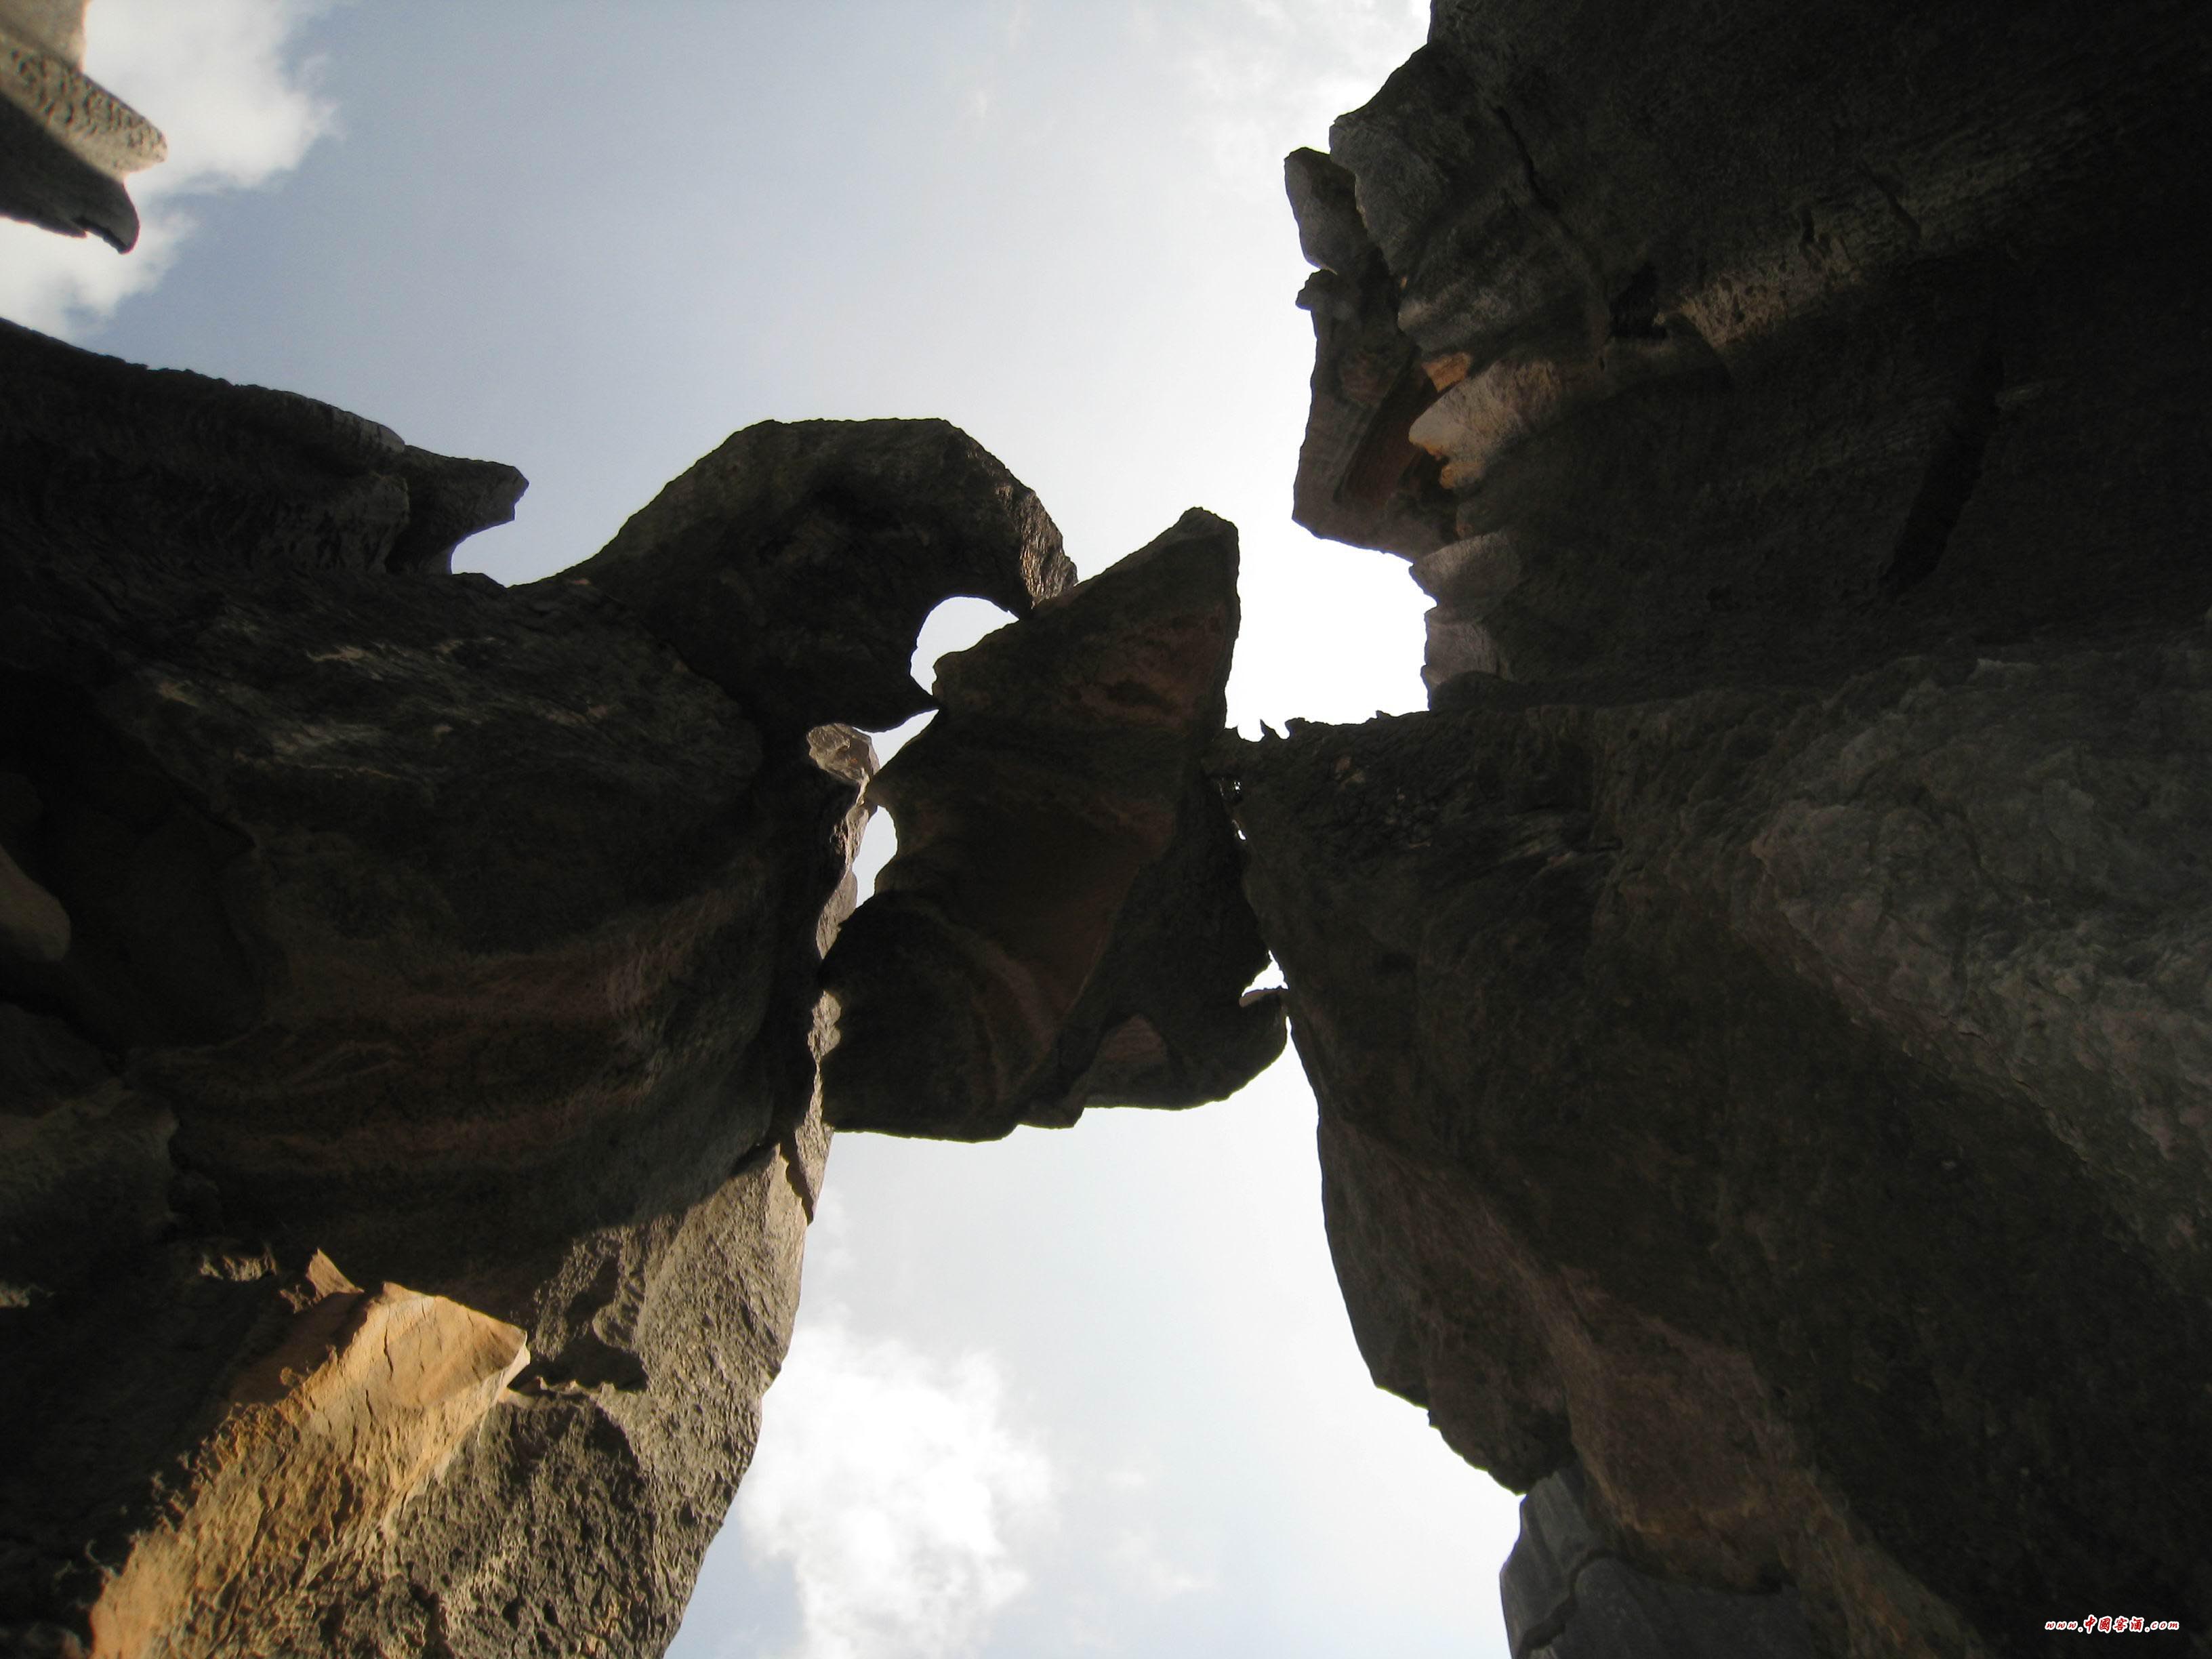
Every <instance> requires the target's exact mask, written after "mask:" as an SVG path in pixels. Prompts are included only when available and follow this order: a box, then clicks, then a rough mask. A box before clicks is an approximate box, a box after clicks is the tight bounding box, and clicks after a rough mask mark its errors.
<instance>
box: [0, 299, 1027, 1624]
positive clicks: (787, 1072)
mask: <svg viewBox="0 0 2212 1659" xmlns="http://www.w3.org/2000/svg"><path fill="white" fill-rule="evenodd" d="M738 453H755V454H762V455H768V456H772V457H773V458H774V459H773V460H772V461H769V462H763V466H766V467H769V469H770V471H771V474H772V484H771V486H765V487H764V486H763V485H761V483H760V481H759V479H758V477H757V474H756V473H755V472H754V471H750V470H748V469H747V468H744V467H741V466H734V465H732V459H731V458H732V455H733V454H738ZM917 455H919V456H921V457H922V458H923V459H921V460H920V461H917V460H916V459H915V458H916V456H917ZM885 475H890V476H894V477H898V478H900V479H902V481H903V486H902V487H903V488H904V489H905V494H904V495H898V494H897V493H896V492H894V493H893V494H892V495H890V496H886V497H884V498H882V499H879V500H873V501H871V502H870V504H869V505H868V507H867V510H866V513H865V514H862V515H860V517H858V518H855V516H854V514H855V512H856V509H854V507H853V505H852V503H853V501H854V499H855V495H856V493H859V492H858V490H857V486H856V484H855V481H856V480H860V481H865V480H867V479H870V478H873V477H882V476H885ZM520 488H521V479H520V477H519V476H518V475H516V474H515V473H514V472H513V471H512V469H508V468H503V467H497V466H493V465H488V464H484V463H479V462H472V461H460V460H454V459H448V458H445V457H440V456H434V455H429V454H427V453H424V452H422V451H419V450H416V449H413V448H410V447H408V446H406V445H404V443H402V442H401V441H399V440H398V439H397V438H396V437H394V436H393V435H392V434H390V433H389V432H386V431H385V430H384V429H383V428H379V427H376V426H374V424H372V423H370V422H364V421H361V420H359V419H357V418H356V417H354V416H348V415H344V414H342V413H340V412H338V411H337V410H330V409H326V408H324V407H323V406H321V405H319V404H311V403H309V402H307V400H305V399H302V398H293V397H289V396H286V395H284V394H282V393H276V392H263V391H259V390H256V389H253V388H241V387H234V386H226V385H223V384H222V383H221V382H216V381H210V380H204V379H202V378H200V377H197V376H193V375H188V374H157V373H154V372H151V371H148V370H144V369H139V368H131V367H130V366H128V365H125V364H120V363H116V362H110V361H108V360H105V359H100V358H97V357H94V356H90V355H88V354H86V353H82V352H78V351H76V350H73V349H70V348H68V347H65V346H62V345H59V344H57V343H54V342H52V341H49V340H45V339H42V338H40V337H36V336H33V335H29V334H27V333H26V332H24V331H21V330H16V329H13V328H0V617H4V619H5V622H4V628H0V702H4V706H5V709H6V716H5V719H4V720H0V748H4V753H0V848H4V854H5V856H4V860H0V999H4V1000H0V1078H4V1079H5V1091H6V1092H5V1096H4V1098H0V1286H4V1290H0V1649H4V1650H8V1651H10V1652H13V1651H16V1650H26V1651H31V1652H39V1651H51V1652H76V1651H80V1650H85V1651H89V1652H92V1653H95V1654H109V1655H124V1654H140V1653H153V1652H160V1653H164V1654H173V1655H187V1654H189V1655H203V1654H204V1655H218V1654H220V1655H233V1654H235V1655H248V1654H254V1655H258V1654H270V1653H277V1652H283V1653H307V1652H313V1653H331V1654H341V1653H343V1654H370V1653H376V1654H398V1653H407V1654H416V1653H449V1654H454V1655H464V1656H465V1655H486V1656H489V1655H506V1654H513V1653H520V1652H548V1653H561V1654H571V1653H605V1654H648V1653H657V1652H659V1650H660V1648H661V1646H662V1644H665V1640H666V1639H667V1638H668V1636H669V1635H670V1633H671V1632H672V1630H673V1629H674V1627H675V1623H676V1620H677V1619H678V1615H679V1613H680V1612H681V1609H682V1607H683V1604H684V1599H685V1597H686V1596H687V1595H688V1594H689V1592H690V1584H691V1580H692V1577H693V1575H694V1573H695V1572H696V1568H697V1565H698V1561H699V1558H700V1556H701V1554H702V1552H703V1550H704V1549H705V1547H706V1545H707V1542H708V1539H709V1538H710V1537H711V1535H712V1534H713V1533H714V1529H715V1528H716V1527H717V1526H718V1525H719V1524H720V1520H721V1517H722V1515H723V1513H724V1510H726V1506H727V1504H728V1501H729V1498H730V1495H731V1492H732V1489H733V1488H734V1486H735V1485H736V1482H737V1480H738V1475H739V1474H740V1473H741V1472H742V1470H743V1468H744V1463H745V1461H746V1459H747V1458H748V1456H749V1455H750V1450H751V1447H752V1443H753V1438H754V1434H755V1431H756V1429H757V1421H758V1414H759V1401H760V1397H761V1394H762V1392H763V1389H765V1388H766V1386H767V1384H768V1383H769V1380H770V1379H771V1378H772V1377H773V1376H774V1375H775V1370H776V1367H777V1365H778V1364H779V1363H780V1360H781V1353H782V1350H783V1345H784V1342H785V1340H786V1338H787V1334H788V1331H789V1328H790V1322H791V1318H792V1315H793V1308H794V1303H795V1298H796V1294H797V1288H798V1273H799V1254H800V1248H801V1243H802V1241H803V1237H804V1231H805V1220H806V1217H807V1216H808V1214H809V1213H811V1208H812V1204H813V1197H814V1194H815V1192H816V1191H817V1188H818V1183H819V1181H820V1178H821V1173H822V1166H823V1155H824V1152H825V1151H826V1146H827V1133H826V1131H825V1130H824V1129H823V1127H822V1122H821V1118H820V1113H819V1109H818V1105H817V1102H816V1098H815V1085H814V1066H813V1060H812V1055H813V1052H814V1050H815V1049H817V1048H818V1047H819V1046H820V1044H821V1043H822V1042H823V1034H822V1033H821V1031H819V1030H817V988H816V987H817V969H818V965H819V962H820V958H821V954H822V952H823V951H824V950H825V949H826V948H827V946H828V945H829V939H830V938H831V937H832V936H833V935H834V933H835V929H836V925H837V922H838V921H839V920H840V919H841V918H842V916H843V915H845V914H846V913H848V911H849V909H850V908H851V903H852V890H851V886H850V880H849V877H848V873H847V871H848V862H849V859H850V855H851V854H852V852H853V850H854V846H855V844H856V842H857V839H858V835H859V831H860V826H861V823H862V822H863V818H864V816H865V811H866V809H865V808H863V807H861V806H860V805H859V803H858V799H857V797H858V793H859V790H860V787H861V785H862V784H863V783H864V782H865V781H866V775H867V773H868V771H869V770H870V769H871V768H872V751H871V750H870V748H869V745H868V744H867V742H866V738H865V737H862V736H861V735H860V734H859V733H857V732H854V731H852V730H851V729H850V728H849V727H846V726H837V725H834V724H820V725H818V726H816V727H815V729H812V730H811V731H810V730H807V729H804V728H802V727H800V726H796V725H794V724H793V721H794V720H795V719H805V720H816V719H817V717H818V718H819V719H820V720H823V721H828V720H831V719H833V718H834V717H835V716H836V715H837V714H840V713H843V712H860V713H866V714H873V713H874V712H875V711H876V710H877V709H878V708H879V707H880V706H881V705H882V703H883V702H884V699H885V698H886V697H887V696H890V697H892V698H893V699H894V700H896V690H895V689H893V690H886V686H885V683H884V676H877V677H875V678H869V677H868V676H867V675H866V674H862V673H861V672H860V670H858V669H854V668H853V667H852V665H851V664H849V663H848V661H847V660H846V659H844V658H842V657H840V656H838V655H837V654H836V653H834V652H832V653H829V657H828V659H827V660H818V659H816V658H814V657H812V656H810V655H809V654H808V653H806V652H805V650H804V649H792V648H790V647H789V645H788V642H784V643H783V645H781V647H779V649H778V650H777V651H776V652H775V653H768V654H767V655H766V656H765V657H764V658H756V657H750V656H748V655H746V654H745V653H744V652H743V651H742V650H738V649H735V648H729V647H728V641H726V640H725V641H720V642H719V643H718V642H717V641H714V639H713V638H712V637H711V636H706V635H701V634H699V633H698V632H697V631H696V630H694V631H690V632H686V631H684V628H683V627H681V626H678V627H676V628H674V629H672V630H671V631H672V632H673V633H674V635H675V637H674V638H673V639H672V640H671V641H666V642H664V641H662V640H661V639H659V638H658V637H656V629H659V628H660V627H662V626H664V625H667V623H668V619H669V617H670V616H671V614H672V615H675V616H676V617H678V619H679V622H680V621H681V620H682V618H683V614H684V613H683V612H682V610H681V607H678V609H677V611H675V612H672V613H671V612H670V611H665V610H662V609H659V608H657V605H658V593H659V592H661V591H665V590H655V589H653V587H652V586H651V583H652V581H653V580H654V579H655V578H654V576H653V571H652V569H651V568H650V561H649V560H648V559H644V558H635V557H632V558H629V559H628V560H627V562H624V561H623V560H617V559H616V558H614V557H613V556H612V555H610V556H607V557H605V558H603V559H602V560H601V561H597V562H594V563H593V564H592V566H591V567H589V568H591V569H592V570H593V571H597V570H599V569H603V568H610V567H611V566H619V568H618V570H617V574H618V576H619V578H620V580H617V581H615V582H613V583H612V584H611V586H615V587H617V588H619V589H621V590H622V591H623V592H632V593H635V594H636V595H637V596H638V598H637V604H636V606H635V608H633V607H632V605H629V604H626V603H624V601H623V599H617V598H615V597H613V596H612V595H611V594H610V593H609V592H607V591H605V589H603V588H601V587H599V586H596V585H595V584H594V582H593V581H592V580H590V579H588V578H585V577H578V576H575V575H573V574H572V575H570V576H568V577H563V578H556V579H553V580H549V581H546V582H543V583H539V584H537V585H535V586H530V587H524V588H517V589H513V590H506V589H501V587H499V586H498V585H497V584H495V583H494V582H492V581H490V580H488V579H485V578H483V577H458V578H457V577H453V576H451V575H447V574H443V573H444V565H445V559H446V556H447V552H448V551H449V550H450V549H451V547H452V545H453V542H454V541H455V540H456V539H458V538H460V537H462V536H465V535H466V534H468V533H470V532H473V531H475V530H477V529H478V528H481V527H483V526H485V525H487V524H490V523H495V522H498V521H500V520H504V519H505V518H507V516H509V514H510V513H511V510H512V507H513V502H514V500H515V497H516V495H518V494H519V493H520ZM671 500H677V501H682V503H683V504H684V514H685V516H686V524H687V526H688V528H689V531H690V532H691V533H692V536H693V539H692V540H690V542H687V543H685V544H684V556H686V557H688V558H690V559H691V560H693V561H694V564H693V567H692V568H691V576H692V579H694V580H697V581H699V582H701V583H702V585H706V586H713V585H714V584H716V583H720V584H721V586H720V588H719V589H717V590H716V591H717V592H738V593H740V594H747V595H765V596H767V597H766V599H764V601H763V602H764V603H769V604H775V605H795V606H799V608H801V609H803V608H804V607H805V605H815V606H817V611H815V612H814V613H812V614H811V620H810V623H809V626H810V627H811V628H816V629H819V630H820V631H821V632H823V634H825V635H827V634H830V633H833V632H835V621H836V619H835V618H834V617H831V616H830V615H829V613H828V609H827V607H828V606H829V605H830V603H831V600H830V597H829V596H831V595H833V594H842V596H843V598H844V602H845V603H846V604H848V605H849V606H850V607H851V610H852V611H853V625H852V628H851V629H850V630H849V637H850V638H852V639H857V640H860V641H865V642H866V648H867V650H868V651H869V652H872V653H877V654H878V655H881V656H883V657H884V659H885V660H886V661H888V660H890V659H891V658H893V657H896V660H897V665H898V669H899V673H898V678H899V679H901V680H903V678H904V661H905V659H906V656H907V655H908V654H909V653H911V651H912V649H913V636H912V635H913V629H912V625H911V623H918V622H919V620H920V617H921V614H922V613H924V612H926V611H927V609H928V607H929V605H931V604H933V603H935V602H936V600H938V599H942V598H944V597H945V596H947V595H948V594H950V593H951V592H975V591H979V590H980V591H982V592H988V593H990V594H991V595H992V596H993V597H994V598H996V599H999V600H1000V603H1002V604H1006V605H1010V607H1012V608H1014V609H1017V610H1024V611H1025V610H1027V609H1028V608H1029V607H1030V604H1031V602H1032V599H1033V597H1034V596H1035V594H1036V593H1037V592H1042V591H1049V590H1050V588H1051V587H1052V586H1053V585H1054V583H1055V582H1056V581H1057V580H1064V575H1060V574H1055V573H1064V571H1065V565H1064V562H1063V561H1061V560H1060V554H1059V550H1058V541H1057V537H1056V534H1055V533H1054V532H1053V530H1052V526H1051V524H1050V521H1049V520H1047V519H1046V518H1045V517H1044V516H1043V514H1042V511H1041V509H1039V508H1038V507H1036V502H1035V500H1034V498H1033V497H1031V496H1030V495H1029V494H1028V492H1027V491H1025V490H1024V489H1021V487H1020V486H1019V485H1018V483H1015V482H1014V481H1013V480H1012V479H1011V478H1010V477H1007V476H1006V473H1005V471H1004V470H1003V469H1001V468H999V467H998V466H997V465H996V463H995V462H993V461H991V460H990V459H989V458H988V457H987V456H985V455H983V454H982V453H981V451H980V450H978V449H976V448H975V446H974V445H973V444H971V443H969V441H967V440H966V439H965V438H964V437H963V436H961V435H959V434H957V432H954V431H953V430H952V429H951V428H947V427H945V426H943V425H942V424H941V423H934V422H869V423H860V424H857V425H850V426H832V425H828V424H817V425H810V426H805V427H799V428H756V429H755V430H754V431H753V432H751V433H748V434H741V435H739V436H738V439H736V440H733V441H732V446H730V447H726V448H725V449H724V450H723V451H720V452H718V453H717V454H716V455H715V456H713V457H710V458H708V460H707V461H706V462H703V463H702V464H701V466H700V467H699V468H697V469H695V470H694V471H693V472H692V473H691V474H689V475H687V477H686V478H685V479H684V480H679V481H678V484H677V485H675V486H671V491H670V493H669V495H666V496H664V498H663V500H662V501H661V502H659V503H656V505H655V507H653V508H651V509H648V511H647V513H646V514H644V515H641V526H642V527H641V526H640V525H633V526H631V528H630V529H629V530H626V531H625V532H624V534H623V538H620V539H618V541H617V550H625V551H626V552H634V551H635V550H636V549H637V548H638V546H639V544H640V542H641V538H642V539H643V540H646V541H648V542H649V541H651V540H652V535H651V533H650V532H653V531H654V530H655V529H656V526H659V525H662V524H665V520H666V516H667V514H666V510H665V509H666V508H667V506H668V503H669V502H670V501H671ZM825 502H826V503H827V504H826V505H825ZM887 549H896V550H902V551H903V555H904V556H905V560H906V562H905V563H904V565H903V566H902V568H900V569H899V570H898V571H897V573H896V577H895V579H894V578H891V577H887V576H886V575H885V574H884V570H883V568H882V564H883V561H884V558H885V556H886V550H887ZM932 561H934V562H932ZM795 569H796V570H800V571H803V572H805V573H806V574H805V576H804V577H802V578H799V579H794V578H793V577H792V576H791V574H790V573H791V572H793V570H795ZM933 573H934V574H933ZM639 580H642V581H643V583H644V586H635V585H626V584H635V582H637V581H639ZM794 580H799V581H800V582H801V583H802V584H803V582H804V581H805V580H811V581H813V582H814V583H815V584H816V585H815V586H813V587H812V588H811V589H804V590H803V591H801V589H800V588H795V587H794ZM872 582H873V583H876V584H878V585H879V586H883V587H884V589H885V590H886V595H885V598H884V608H885V610H886V611H887V612H888V613H889V614H890V617H892V618H893V619H894V620H893V622H892V623H890V624H885V625H878V622H877V621H876V620H874V619H872V617H871V615H870V611H869V606H870V604H871V599H870V584H871V583H872ZM933 582H934V583H935V584H936V586H935V587H934V588H933V587H932V586H931V584H932V583H933ZM794 595H796V597H794ZM701 612H702V614H707V613H711V605H709V604H705V603H702V606H701ZM908 618H911V622H909V621H908ZM901 626H903V627H905V628H906V629H907V632H906V635H905V638H904V641H903V643H902V644H901V643H898V642H897V641H895V640H894V638H893V635H895V634H896V630H897V629H898V628H899V627H901ZM733 629H734V625H733ZM735 631H736V633H737V637H738V641H740V643H742V642H743V641H744V637H745V636H744V635H743V633H742V631H741V630H735ZM678 653H698V654H700V655H701V658H702V663H703V664H704V665H705V667H707V668H708V669H709V670H711V671H713V672H714V674H715V675H716V676H717V678H714V679H710V678H706V677H704V675H703V674H702V673H701V672H695V671H693V670H692V669H691V668H690V667H687V666H686V665H685V664H684V661H683V660H681V659H679V654H678ZM848 671H852V672H854V674H855V675H857V676H858V677H859V678H856V680H855V681H854V684H851V686H850V688H849V690H850V696H849V698H848V699H842V700H841V696H842V694H841V691H840V684H841V678H840V677H841V676H842V675H844V674H846V673H847V672H848Z"/></svg>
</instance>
